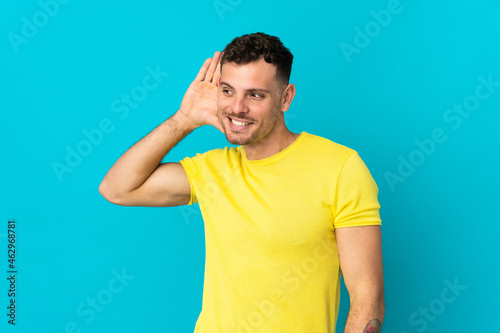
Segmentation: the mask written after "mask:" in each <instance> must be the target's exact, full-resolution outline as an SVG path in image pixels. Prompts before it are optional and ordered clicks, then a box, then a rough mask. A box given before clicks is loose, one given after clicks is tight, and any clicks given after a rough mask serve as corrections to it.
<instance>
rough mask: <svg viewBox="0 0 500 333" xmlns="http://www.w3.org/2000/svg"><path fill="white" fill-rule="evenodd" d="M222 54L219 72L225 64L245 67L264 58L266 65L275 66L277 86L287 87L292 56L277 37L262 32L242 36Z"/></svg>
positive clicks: (232, 42)
mask: <svg viewBox="0 0 500 333" xmlns="http://www.w3.org/2000/svg"><path fill="white" fill-rule="evenodd" d="M223 52H224V53H223V55H222V60H221V71H222V65H224V64H225V63H226V62H234V63H235V64H237V65H245V64H248V63H250V62H252V61H257V60H259V59H260V58H264V60H265V61H266V62H267V63H270V64H273V65H275V66H276V79H277V81H278V84H279V85H280V86H281V87H282V88H283V89H284V88H285V87H286V86H287V85H288V81H289V80H290V73H291V72H292V62H293V55H292V53H291V52H290V50H289V49H288V48H286V47H285V46H284V45H283V43H282V42H281V40H280V39H279V38H278V37H275V36H270V35H267V34H265V33H263V32H256V33H253V34H247V35H243V36H241V37H236V38H235V39H233V40H232V41H231V43H229V44H227V46H226V48H225V49H224V51H223Z"/></svg>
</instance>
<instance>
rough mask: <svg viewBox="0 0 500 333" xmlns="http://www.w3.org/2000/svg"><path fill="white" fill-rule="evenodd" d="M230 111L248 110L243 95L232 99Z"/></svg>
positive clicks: (245, 111)
mask: <svg viewBox="0 0 500 333" xmlns="http://www.w3.org/2000/svg"><path fill="white" fill-rule="evenodd" d="M232 111H233V112H234V113H241V112H244V113H247V112H248V108H247V106H246V103H245V99H244V98H243V97H239V96H237V97H235V98H234V99H233V105H232Z"/></svg>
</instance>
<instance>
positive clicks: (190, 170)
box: [179, 154, 202, 205]
mask: <svg viewBox="0 0 500 333" xmlns="http://www.w3.org/2000/svg"><path fill="white" fill-rule="evenodd" d="M201 160H202V156H201V154H196V155H195V156H193V157H185V158H184V159H182V160H180V161H179V163H180V164H181V165H182V167H183V168H184V170H185V171H186V173H187V176H188V179H189V186H190V187H191V199H190V200H189V203H188V205H192V204H195V203H197V202H198V197H197V196H196V190H195V185H194V178H195V177H196V175H197V174H198V173H199V172H200V168H201Z"/></svg>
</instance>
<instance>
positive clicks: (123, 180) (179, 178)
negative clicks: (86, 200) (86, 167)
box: [99, 52, 223, 206]
mask: <svg viewBox="0 0 500 333" xmlns="http://www.w3.org/2000/svg"><path fill="white" fill-rule="evenodd" d="M220 58H221V54H220V52H215V54H214V57H213V59H211V58H208V59H207V60H206V61H205V63H204V64H203V66H202V67H201V69H200V71H199V73H198V75H197V76H196V79H195V80H194V81H193V82H192V83H191V85H190V86H189V88H188V90H187V91H186V94H185V95H184V98H183V100H182V103H181V107H180V109H179V110H178V111H177V112H176V113H175V114H173V115H172V116H171V117H170V118H168V119H167V120H166V121H165V122H163V123H162V124H160V125H159V126H158V127H156V128H155V129H154V130H153V131H152V132H151V133H149V134H148V135H147V136H145V137H144V138H142V139H141V140H140V141H139V142H137V143H136V144H135V145H133V146H132V147H131V148H130V149H128V150H127V151H126V152H125V153H124V154H123V155H122V156H121V157H120V158H119V159H118V161H116V163H115V164H114V165H113V166H112V167H111V169H110V170H109V171H108V173H107V174H106V176H105V177H104V179H103V181H102V182H101V185H100V186H99V192H100V193H101V194H102V195H103V196H104V198H106V200H108V201H110V202H112V203H115V204H117V205H123V206H179V205H185V204H187V203H188V202H189V200H190V195H191V192H190V186H189V180H188V178H187V174H186V172H185V171H184V168H183V167H182V166H181V164H180V163H176V162H169V163H161V160H162V159H163V157H165V155H166V154H167V153H168V152H169V151H170V150H171V149H172V148H173V147H174V146H175V145H176V144H177V143H179V141H181V140H182V139H183V138H184V137H185V136H186V135H188V134H189V133H191V132H192V131H193V130H194V129H195V128H197V127H199V126H202V125H207V124H209V125H213V126H215V127H216V128H217V129H219V130H220V131H221V132H223V129H222V126H221V125H220V123H219V120H218V118H217V92H218V85H219V80H220Z"/></svg>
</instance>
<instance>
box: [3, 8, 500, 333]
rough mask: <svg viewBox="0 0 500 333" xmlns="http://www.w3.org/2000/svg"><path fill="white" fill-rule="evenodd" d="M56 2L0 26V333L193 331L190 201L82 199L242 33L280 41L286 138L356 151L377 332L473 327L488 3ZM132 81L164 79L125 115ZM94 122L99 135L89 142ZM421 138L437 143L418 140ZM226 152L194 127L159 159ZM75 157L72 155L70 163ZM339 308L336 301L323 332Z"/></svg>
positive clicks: (481, 232) (493, 294)
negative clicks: (374, 242) (285, 65)
mask: <svg viewBox="0 0 500 333" xmlns="http://www.w3.org/2000/svg"><path fill="white" fill-rule="evenodd" d="M44 3H46V4H48V5H47V6H48V7H47V6H44V5H43V4H44ZM50 4H52V5H50ZM53 4H54V2H53V1H50V0H45V1H44V0H42V2H40V3H39V2H37V1H34V0H32V1H15V2H10V3H4V4H3V8H2V10H1V11H0V36H1V38H0V57H1V58H0V60H1V61H0V73H1V74H0V75H1V77H0V85H1V86H0V88H1V90H0V93H1V100H0V109H1V114H2V122H1V136H2V140H1V142H2V163H0V168H1V169H0V174H1V177H2V178H1V188H2V190H1V196H2V197H1V211H0V221H2V222H1V225H0V247H1V249H2V250H1V251H0V253H1V255H0V263H1V264H0V266H1V267H2V274H1V276H2V278H1V281H2V282H1V283H0V295H1V297H0V300H1V306H0V308H1V309H3V310H2V311H1V316H0V318H2V319H1V322H0V327H1V331H2V332H47V333H61V332H193V330H194V325H195V322H196V319H197V317H198V315H199V312H200V310H201V300H202V291H203V270H204V256H205V252H204V250H205V249H204V246H205V245H204V229H203V221H202V219H201V215H200V212H199V209H198V207H197V205H195V206H193V207H188V206H184V207H171V208H127V207H120V206H115V205H113V204H110V203H108V202H107V201H106V200H105V199H103V198H102V197H101V196H100V194H99V193H98V186H99V183H100V182H101V180H102V178H103V177H104V175H105V173H106V172H107V170H108V169H109V168H110V167H111V165H112V164H113V163H114V162H115V161H116V160H117V159H118V157H119V156H120V155H121V154H122V153H123V152H124V151H125V150H126V149H128V148H129V147H130V146H131V145H132V144H133V143H135V142H136V141H138V140H139V139H140V138H142V137H143V136H144V135H146V134H147V133H148V132H149V131H151V130H152V129H153V128H154V127H156V126H157V125H158V124H160V123H161V122H162V121H164V120H165V119H166V118H168V117H169V116H170V115H172V114H173V113H174V112H175V111H176V110H178V108H179V105H180V102H181V100H182V97H183V95H184V92H185V90H186V89H187V87H188V86H189V84H190V82H191V81H192V80H193V79H194V77H195V75H196V73H197V72H198V70H199V68H200V66H201V65H202V64H203V61H204V60H205V59H206V58H208V57H211V56H212V55H213V53H214V52H215V51H216V50H219V51H221V50H222V49H223V48H224V46H225V45H226V44H227V43H229V42H230V41H231V40H232V39H233V38H234V37H237V36H240V35H242V34H246V33H251V32H257V31H263V32H266V33H268V34H271V35H276V36H279V37H280V38H281V40H282V41H283V42H284V44H285V45H286V46H287V47H288V48H290V50H291V51H292V53H293V54H294V56H295V60H294V65H293V70H292V77H291V82H293V83H295V85H296V87H297V95H296V97H295V100H294V101H293V103H292V106H291V109H290V110H289V111H288V112H287V113H286V122H287V124H288V126H289V128H290V129H291V130H292V131H293V132H296V133H300V132H301V131H306V132H309V133H312V134H316V135H320V136H324V137H326V138H328V139H330V140H332V141H335V142H338V143H341V144H343V145H346V146H348V147H351V148H353V149H356V150H357V151H358V152H359V154H360V156H361V157H362V158H363V160H364V161H365V163H366V164H367V165H368V167H369V169H370V171H371V173H372V175H373V177H374V178H375V180H376V182H377V184H378V187H379V201H380V203H381V206H382V209H381V216H382V220H383V229H382V230H383V251H384V269H385V283H386V286H385V292H386V307H387V308H386V316H385V323H384V331H385V332H397V333H403V332H406V333H412V332H424V331H425V332H429V333H430V332H470V331H472V332H486V331H490V326H491V325H492V324H493V319H494V318H497V316H498V303H497V302H496V300H497V299H498V296H499V294H498V291H497V288H496V286H497V281H498V275H499V266H498V259H499V245H498V241H497V237H498V231H499V226H498V225H499V222H500V221H499V217H498V214H497V213H496V209H495V207H497V206H498V202H499V199H500V190H499V188H500V186H499V185H500V181H499V177H498V176H497V172H496V171H495V170H497V169H498V166H497V164H498V162H499V158H498V151H499V150H498V146H499V143H500V140H499V139H500V136H499V135H498V122H499V120H500V117H499V111H500V87H499V85H498V83H497V84H496V86H495V85H493V86H490V89H491V90H488V88H487V87H486V86H484V84H482V83H481V82H482V81H481V79H480V78H481V77H482V78H483V79H484V80H488V77H490V80H491V81H494V82H500V61H499V59H500V39H499V36H500V20H499V19H498V17H500V4H499V3H498V2H497V1H493V0H478V1H474V2H471V1H440V2H434V1H430V0H419V1H417V0H413V1H410V0H401V1H400V2H399V5H398V4H397V2H395V1H385V0H383V1H380V0H371V1H363V2H340V1H316V0H312V1H307V2H303V1H293V0H289V1H275V2H269V1H262V0H254V1H248V0H244V1H240V0H220V1H215V2H213V1H210V0H207V1H185V2H184V1H176V2H166V1H159V0H157V1H153V0H150V1H143V2H141V4H139V3H137V2H135V1H106V2H104V3H103V2H99V1H86V2H84V1H68V2H67V3H64V4H62V3H61V4H59V5H58V8H56V7H55V6H54V5H53ZM49 5H50V6H49ZM43 8H45V12H47V13H49V14H50V15H49V14H44V9H43ZM389 9H390V10H392V13H391V12H390V11H388V10H389ZM372 11H373V12H372ZM381 11H385V12H381ZM377 13H378V14H377ZM383 13H391V14H390V15H391V17H390V19H389V18H388V16H387V15H386V16H383ZM376 17H378V19H379V21H378V22H377V20H376ZM26 22H28V23H26ZM30 22H31V23H30ZM33 23H36V24H37V25H38V27H37V26H36V25H35V26H34V27H35V29H36V30H34V29H31V30H30V29H29V25H30V24H33ZM370 29H371V30H370ZM23 31H24V32H23ZM359 31H362V33H360V32H359ZM23 33H24V37H23ZM362 34H364V35H365V36H364V37H363V35H362ZM26 36H28V37H29V38H28V37H26ZM23 38H24V39H23ZM346 48H347V49H349V50H351V51H352V52H351V53H349V52H346V51H345V50H346ZM354 48H356V51H353V50H354ZM147 68H150V69H151V70H155V69H157V68H158V69H159V71H161V72H162V74H161V75H162V77H161V78H160V79H159V80H158V82H157V83H158V84H157V86H156V87H155V88H154V89H152V90H150V91H147V96H141V98H140V102H138V103H137V105H134V107H131V106H130V107H126V106H125V104H124V103H123V102H121V101H120V99H121V96H122V94H131V92H133V91H134V92H135V93H136V94H138V93H140V92H141V91H145V90H141V88H140V87H141V86H142V84H143V79H144V78H145V77H146V76H147V75H148V69H147ZM166 73H168V74H166ZM151 82H153V81H151ZM481 85H482V86H481ZM478 86H480V87H479V88H477V87H478ZM476 88H477V89H479V92H480V93H481V94H482V95H481V96H483V99H481V100H479V99H477V98H476V97H475V96H476V95H475V94H476ZM486 95H487V97H485V96H486ZM136 96H139V95H136ZM474 102H478V104H476V105H474ZM113 103H115V105H114V107H113ZM463 103H470V104H469V106H468V108H469V109H473V111H471V112H470V113H464V114H466V116H459V114H458V113H453V114H452V113H450V112H452V111H448V110H449V109H450V108H453V105H454V104H457V105H460V104H463ZM118 105H119V106H121V107H122V109H120V110H121V111H120V112H116V111H118V109H117V106H118ZM125 108H127V109H125ZM126 112H127V113H126ZM452 116H453V117H454V118H450V117H452ZM106 119H107V120H106ZM102 122H104V123H106V122H107V125H106V126H107V127H106V126H105V129H106V130H107V133H104V132H102V131H101V130H100V131H101V133H102V135H101V136H100V135H98V134H95V133H97V132H96V131H93V130H94V129H98V128H99V126H100V124H102ZM436 130H437V131H441V132H440V133H441V140H440V142H437V141H436V140H434V141H433V143H430V141H429V140H433V139H432V133H433V131H436ZM85 131H87V132H88V133H94V134H95V136H94V143H90V144H89V139H87V137H86V136H85V134H84V133H85ZM92 131H93V132H92ZM443 138H446V140H444V139H443ZM416 140H420V142H426V143H427V146H425V147H427V148H426V149H425V148H419V145H418V144H417V143H416ZM85 142H87V143H85ZM227 144H228V143H227V141H226V140H225V138H224V136H223V135H222V134H221V133H220V132H219V131H218V130H217V129H215V128H213V127H208V126H206V127H203V128H199V129H197V130H196V131H194V132H193V133H192V134H190V135H189V136H188V137H187V138H186V139H184V140H183V141H182V142H181V143H180V144H179V145H178V146H176V147H175V148H174V149H173V150H172V151H171V152H170V153H169V154H168V155H167V157H166V159H165V160H166V161H179V160H180V159H182V158H184V157H185V156H192V155H194V154H195V153H197V152H204V151H207V150H209V149H214V148H217V147H224V146H226V145H227ZM78 148H79V149H80V151H81V152H84V153H85V156H80V159H78V158H76V157H74V156H73V160H70V162H72V166H71V167H70V166H69V165H68V163H67V161H66V159H67V156H68V154H70V153H69V151H72V150H74V151H76V150H77V149H78ZM424 150H426V151H424ZM402 161H407V162H402ZM58 163H59V164H58ZM408 163H409V164H408ZM61 165H66V168H65V169H59V171H57V170H56V169H55V166H59V167H60V166H61ZM405 167H406V169H405ZM398 169H399V170H398ZM61 170H64V171H61ZM398 177H399V178H398ZM8 219H15V220H16V221H17V227H16V232H17V243H16V244H17V246H18V248H17V267H16V268H17V269H18V274H17V290H16V291H17V295H16V296H17V297H16V304H17V309H16V310H17V317H16V322H17V325H16V326H15V327H12V326H11V325H8V324H7V319H8V318H7V317H6V312H7V310H6V306H7V304H8V301H9V298H8V297H7V289H8V284H7V280H6V278H5V277H6V276H7V274H6V273H5V272H6V270H7V221H8ZM4 274H5V276H4ZM120 274H122V275H123V274H125V280H123V279H122V280H117V279H116V275H120ZM120 281H121V282H120ZM448 284H458V285H460V286H461V287H459V289H457V290H455V292H453V291H452V290H449V287H448ZM447 288H448V289H447ZM443 295H445V296H444V297H445V298H443ZM92 298H97V299H98V300H100V302H101V303H102V304H103V305H102V306H101V307H99V308H98V309H99V310H93V308H92V307H91V306H90V305H89V303H88V302H90V301H91V300H92ZM445 301H446V302H445ZM348 305H349V298H348V294H347V292H346V290H345V288H344V287H343V289H342V299H341V311H340V313H339V320H338V325H337V330H338V332H342V331H343V326H344V323H345V318H346V316H347V311H348ZM425 309H428V310H425ZM425 311H427V315H426V314H425Z"/></svg>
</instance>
